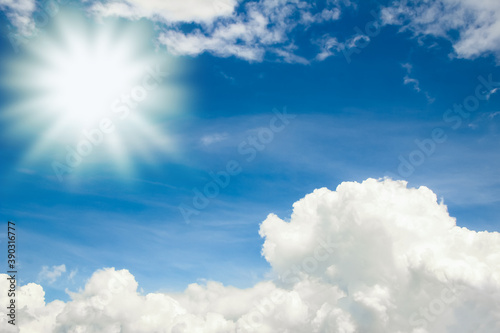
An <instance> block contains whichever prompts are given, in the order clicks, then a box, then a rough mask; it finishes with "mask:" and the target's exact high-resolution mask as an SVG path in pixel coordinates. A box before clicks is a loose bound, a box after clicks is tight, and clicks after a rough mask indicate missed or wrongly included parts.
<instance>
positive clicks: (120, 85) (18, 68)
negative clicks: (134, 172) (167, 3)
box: [4, 14, 175, 173]
mask: <svg viewBox="0 0 500 333" xmlns="http://www.w3.org/2000/svg"><path fill="white" fill-rule="evenodd" d="M59 17H60V18H61V19H60V20H59V21H55V22H54V23H53V26H52V27H50V28H48V29H47V31H45V32H44V33H43V34H41V35H40V36H38V37H37V38H35V39H34V40H31V41H30V42H29V44H28V45H27V46H26V48H25V52H24V54H22V55H21V56H19V57H16V59H15V60H14V61H13V62H12V63H11V64H10V66H9V67H10V71H11V73H12V75H11V76H10V77H8V78H6V79H4V84H6V85H8V86H9V87H11V88H15V89H16V91H21V92H22V93H23V95H24V96H23V97H22V98H21V99H20V100H22V101H18V102H16V103H15V104H14V106H13V107H12V109H11V110H10V112H8V114H10V116H12V117H17V118H18V121H17V122H15V123H16V124H15V126H14V127H16V128H15V129H14V131H15V132H16V134H17V135H19V133H25V134H30V135H31V136H32V137H34V140H35V144H34V145H33V146H32V148H31V149H30V151H29V152H28V154H27V155H26V160H33V159H36V158H39V157H40V155H42V154H43V155H46V152H47V151H48V150H50V151H51V152H52V156H54V158H55V159H59V160H60V161H61V162H56V163H55V164H57V165H60V166H61V167H62V168H66V169H63V170H66V171H67V172H68V173H69V172H73V171H75V164H78V165H80V164H83V163H81V162H79V163H76V162H75V161H76V160H83V158H84V157H86V156H89V155H90V153H89V150H90V148H92V149H91V150H90V151H96V150H102V149H103V148H105V150H106V151H107V152H106V153H104V155H105V156H107V157H114V160H115V162H116V164H119V165H120V167H121V168H123V167H124V165H127V155H130V153H131V150H132V149H135V152H136V153H137V152H138V153H141V154H144V153H145V152H146V151H147V150H148V148H149V147H150V146H151V144H155V145H156V146H161V148H163V149H166V150H169V149H170V148H171V147H170V146H169V140H168V138H167V137H166V136H165V135H164V134H162V133H161V131H159V130H158V126H156V124H155V123H154V121H153V120H152V119H151V118H149V117H148V114H147V112H144V110H145V109H147V108H148V107H149V108H153V109H154V107H151V104H154V103H157V104H158V103H163V102H164V101H159V98H158V95H161V96H162V97H161V98H165V96H168V101H167V102H168V104H170V105H174V104H175V101H174V100H173V99H174V97H173V96H174V95H173V94H169V93H167V92H165V90H166V89H168V90H172V91H174V90H175V89H170V88H172V87H167V85H168V79H167V78H166V77H165V76H166V73H165V72H166V71H167V69H168V68H165V67H166V65H167V64H168V62H167V61H165V59H160V57H159V56H158V55H157V53H156V52H155V51H154V46H152V45H150V44H149V43H150V41H151V40H153V38H145V37H144V36H147V35H148V34H151V32H150V31H148V29H149V28H148V27H144V26H142V25H141V24H140V23H137V22H136V23H131V22H126V23H125V22H120V21H112V22H101V23H99V24H96V23H95V22H89V21H87V19H86V18H84V17H82V16H79V15H75V14H74V15H60V16H59ZM160 64H161V67H163V69H158V68H159V65H160ZM161 98H160V100H161ZM165 99H166V98H165ZM156 109H158V108H156ZM164 109H165V110H167V109H168V107H165V108H164ZM96 131H99V133H100V134H99V133H98V132H96ZM132 132H133V133H132ZM92 135H94V136H92ZM131 136H133V137H134V142H133V143H131V142H130V140H129V138H130V137H131ZM141 138H142V141H141ZM61 147H63V148H61ZM89 147H90V148H89ZM97 148H99V149H97ZM70 154H73V155H75V156H76V155H78V156H76V157H75V156H73V155H72V156H69V155H70ZM94 155H96V154H94ZM87 158H88V159H91V157H87ZM129 160H130V158H129ZM53 164H54V163H53ZM56 173H57V172H56Z"/></svg>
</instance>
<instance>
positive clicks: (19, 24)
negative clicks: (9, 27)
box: [0, 0, 36, 35]
mask: <svg viewBox="0 0 500 333" xmlns="http://www.w3.org/2000/svg"><path fill="white" fill-rule="evenodd" d="M35 9H36V4H35V0H0V10H2V11H5V12H6V15H7V17H8V18H9V20H10V21H11V22H12V24H13V25H14V26H15V27H16V28H17V29H19V32H20V33H21V34H23V35H31V34H32V33H33V30H34V29H35V22H34V21H33V18H32V15H33V12H34V11H35Z"/></svg>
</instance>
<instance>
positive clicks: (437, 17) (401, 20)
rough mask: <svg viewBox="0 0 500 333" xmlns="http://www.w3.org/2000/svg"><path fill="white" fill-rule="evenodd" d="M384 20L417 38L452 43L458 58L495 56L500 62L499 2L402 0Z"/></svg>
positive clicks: (397, 2) (386, 12) (476, 0)
mask: <svg viewBox="0 0 500 333" xmlns="http://www.w3.org/2000/svg"><path fill="white" fill-rule="evenodd" d="M381 17H382V20H383V21H384V22H385V23H386V24H394V25H401V26H402V28H401V29H402V30H410V31H412V32H413V33H414V34H415V35H416V36H426V35H430V36H435V37H444V38H446V39H448V40H450V41H451V43H452V44H453V49H454V51H455V54H456V56H457V57H459V58H466V59H473V58H476V57H479V56H482V55H484V54H494V55H495V56H496V58H497V60H500V20H499V19H498V18H499V17H500V2H499V1H495V0H479V1H478V0H436V1H416V0H403V1H396V2H394V3H393V4H392V5H391V6H389V7H387V8H385V9H383V10H382V14H381ZM457 33H458V37H457V36H456V35H457Z"/></svg>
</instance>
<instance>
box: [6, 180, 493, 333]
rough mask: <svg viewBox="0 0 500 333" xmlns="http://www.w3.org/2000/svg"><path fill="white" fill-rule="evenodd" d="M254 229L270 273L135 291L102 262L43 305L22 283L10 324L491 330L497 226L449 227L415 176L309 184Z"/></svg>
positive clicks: (114, 328)
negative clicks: (286, 209)
mask: <svg viewBox="0 0 500 333" xmlns="http://www.w3.org/2000/svg"><path fill="white" fill-rule="evenodd" d="M260 234H261V236H262V237H264V238H265V242H264V245H263V249H262V254H263V255H264V256H265V258H266V260H267V261H268V262H269V263H270V264H271V266H272V268H273V274H274V276H275V278H274V280H273V281H263V282H260V283H258V284H256V285H255V286H253V287H252V288H248V289H238V288H234V287H230V286H224V285H222V284H221V283H218V282H213V281H209V282H207V283H206V284H205V285H200V284H191V285H189V287H188V288H187V289H186V290H185V291H184V292H182V293H175V294H165V293H151V294H147V295H142V294H140V293H138V291H137V288H138V284H137V282H136V281H135V279H134V277H133V276H132V275H131V274H130V273H129V272H128V271H127V270H120V271H116V270H115V269H113V268H110V269H104V270H100V271H97V272H95V273H94V275H93V276H92V277H91V278H90V280H89V281H88V282H87V284H86V286H85V288H84V290H82V291H79V292H76V293H72V294H71V297H72V300H71V301H69V302H67V303H62V302H59V301H55V302H51V303H49V304H45V303H44V301H43V297H44V294H43V289H42V288H41V287H40V286H38V285H35V284H28V285H27V286H23V287H21V289H20V291H21V293H20V295H19V299H20V300H22V301H23V304H26V307H25V308H23V309H22V310H21V313H20V314H19V320H20V327H21V332H23V331H26V332H29V331H33V332H40V333H44V332H124V333H126V332H134V333H141V332H175V333H180V332H186V333H188V332H189V333H191V332H203V333H212V332H213V333H215V332H217V333H221V332H227V333H229V332H231V333H244V332H262V333H267V332H282V333H284V332H288V333H295V332H297V333H302V332H307V333H311V332H312V333H315V332H316V333H319V332H339V333H340V332H344V333H347V332H351V333H354V332H373V333H387V332H411V333H422V332H433V333H445V332H459V333H460V332H484V333H486V332H489V333H491V332H498V331H500V303H499V300H500V255H499V253H500V234H499V233H496V232H475V231H471V230H468V229H465V228H460V227H457V226H456V225H455V219H454V218H452V217H450V216H449V214H448V212H447V208H446V206H445V205H444V204H442V203H438V201H437V197H436V195H435V194H434V193H433V192H432V191H431V190H429V189H428V188H426V187H420V188H418V189H416V188H407V187H406V183H405V182H403V181H392V180H383V181H382V180H379V181H377V180H374V179H368V180H366V181H365V182H363V183H355V182H346V183H342V184H341V185H339V186H338V187H337V189H336V191H331V190H328V189H326V188H322V189H318V190H315V191H314V192H313V193H311V194H309V195H307V196H306V197H305V198H303V199H301V200H299V201H297V202H296V203H295V204H294V205H293V213H292V215H291V218H290V220H289V221H288V222H287V221H284V220H282V219H280V218H278V217H277V216H275V215H273V214H271V215H269V216H268V217H267V219H266V220H265V221H264V222H262V224H261V228H260ZM5 277H6V276H5V275H2V276H1V277H0V289H1V290H6V288H7V283H8V281H7V279H6V278H5ZM0 301H1V304H5V302H6V301H7V300H6V295H4V294H1V295H0ZM5 311H6V310H5V306H3V305H2V306H1V307H0V312H3V313H4V312H5ZM3 313H2V314H1V316H0V325H5V321H6V319H5V317H6V316H5V315H4V314H3ZM2 327H4V326H2Z"/></svg>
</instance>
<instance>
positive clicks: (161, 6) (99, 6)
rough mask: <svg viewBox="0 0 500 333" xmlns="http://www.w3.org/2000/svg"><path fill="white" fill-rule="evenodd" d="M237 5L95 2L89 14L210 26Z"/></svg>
mask: <svg viewBox="0 0 500 333" xmlns="http://www.w3.org/2000/svg"><path fill="white" fill-rule="evenodd" d="M236 5H237V0H183V1H161V0H127V1H106V2H97V3H95V4H94V5H93V6H92V7H91V11H93V12H94V13H96V14H98V15H100V16H104V17H105V16H122V17H128V18H132V19H138V18H141V17H146V18H150V19H155V20H156V19H160V20H163V21H165V22H168V23H175V22H197V23H211V22H212V21H213V20H215V19H217V18H219V17H224V16H230V15H231V14H232V13H233V12H234V9H235V7H236Z"/></svg>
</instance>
